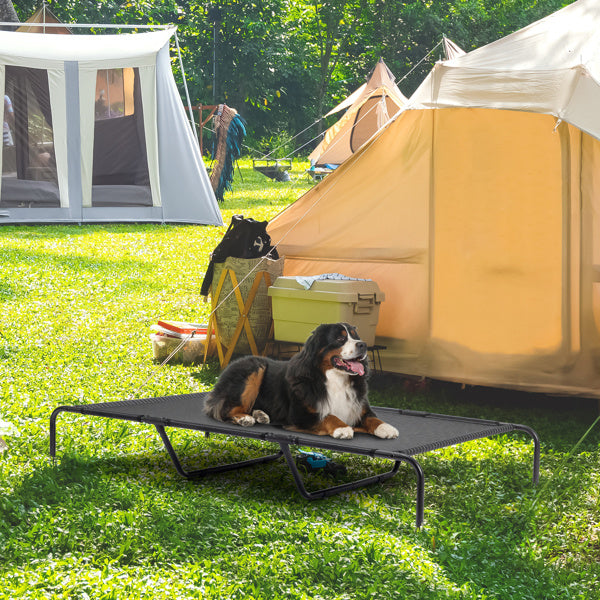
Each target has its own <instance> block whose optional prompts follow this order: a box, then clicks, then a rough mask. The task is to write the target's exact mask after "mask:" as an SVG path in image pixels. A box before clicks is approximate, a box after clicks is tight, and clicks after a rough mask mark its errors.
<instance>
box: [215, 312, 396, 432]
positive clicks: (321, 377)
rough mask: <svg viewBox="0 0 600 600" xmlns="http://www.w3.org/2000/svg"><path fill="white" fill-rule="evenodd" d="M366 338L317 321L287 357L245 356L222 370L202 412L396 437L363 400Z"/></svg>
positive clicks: (240, 420)
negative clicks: (296, 350)
mask: <svg viewBox="0 0 600 600" xmlns="http://www.w3.org/2000/svg"><path fill="white" fill-rule="evenodd" d="M367 375H368V360H367V344H366V343H365V342H363V341H362V340H361V339H360V338H359V336H358V333H357V331H356V329H355V328H354V327H353V326H352V325H349V324H348V323H335V324H324V325H319V326H318V327H317V328H316V329H315V330H314V331H313V332H312V334H311V335H310V337H309V338H308V340H307V341H306V343H305V344H304V346H303V348H302V350H301V351H300V352H298V353H297V354H295V355H294V356H293V357H292V358H291V359H290V360H289V361H282V360H274V359H271V358H265V357H260V356H246V357H243V358H240V359H238V360H236V361H234V362H232V363H231V364H230V365H229V366H228V367H227V368H226V369H225V370H224V371H223V373H222V374H221V376H220V377H219V379H218V381H217V383H216V384H215V387H214V389H213V391H212V392H210V394H209V395H208V396H207V399H206V401H205V410H206V413H207V414H208V415H209V416H211V417H212V418H214V419H217V420H219V421H229V422H233V423H236V424H238V425H242V426H244V427H247V426H251V425H254V424H255V423H273V424H274V425H279V426H281V427H284V428H285V429H289V430H293V431H303V432H308V433H314V434H317V435H330V436H332V437H334V438H338V439H351V438H352V437H354V433H355V432H362V433H370V434H373V435H376V436H377V437H380V438H396V437H398V430H397V429H396V428H395V427H393V426H392V425H390V424H388V423H384V422H383V421H382V420H381V419H378V418H377V416H376V415H375V413H374V412H373V410H372V409H371V407H370V406H369V401H368V400H367Z"/></svg>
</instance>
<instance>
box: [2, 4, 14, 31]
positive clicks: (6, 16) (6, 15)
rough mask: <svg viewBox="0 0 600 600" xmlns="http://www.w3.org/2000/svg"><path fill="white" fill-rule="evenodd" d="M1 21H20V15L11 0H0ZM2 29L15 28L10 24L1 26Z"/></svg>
mask: <svg viewBox="0 0 600 600" xmlns="http://www.w3.org/2000/svg"><path fill="white" fill-rule="evenodd" d="M0 22H7V23H19V17H18V16H17V12H16V11H15V7H14V6H13V3H12V1H11V0H0ZM0 29H13V28H12V27H10V26H0Z"/></svg>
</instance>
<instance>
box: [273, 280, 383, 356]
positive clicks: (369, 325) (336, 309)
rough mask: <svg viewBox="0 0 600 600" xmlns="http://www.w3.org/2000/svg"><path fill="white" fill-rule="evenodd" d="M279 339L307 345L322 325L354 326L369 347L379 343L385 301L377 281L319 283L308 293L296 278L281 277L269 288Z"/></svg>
mask: <svg viewBox="0 0 600 600" xmlns="http://www.w3.org/2000/svg"><path fill="white" fill-rule="evenodd" d="M268 294H269V296H271V300H272V303H273V321H274V324H275V333H274V335H275V339H276V340H278V341H280V342H297V343H300V344H303V343H304V342H305V341H306V340H307V338H308V336H309V335H310V334H311V333H312V331H314V329H315V328H316V327H317V326H319V325H320V324H321V323H339V322H345V323H350V324H351V325H354V326H355V327H356V328H357V329H358V333H359V335H360V337H361V339H362V340H363V341H365V342H366V343H367V345H369V346H372V345H373V344H374V343H375V328H376V327H377V321H378V319H379V305H380V304H381V302H383V300H385V294H384V293H383V292H381V291H380V289H379V286H378V285H377V284H376V283H375V282H374V281H363V280H361V279H342V280H335V279H331V280H329V279H324V280H316V281H314V283H313V284H312V285H311V287H310V289H308V290H307V289H305V288H304V287H303V286H302V284H301V283H299V282H298V281H297V280H296V278H295V277H278V278H277V279H276V280H275V283H274V284H273V285H272V286H271V287H269V290H268Z"/></svg>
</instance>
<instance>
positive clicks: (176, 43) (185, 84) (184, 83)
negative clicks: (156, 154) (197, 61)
mask: <svg viewBox="0 0 600 600" xmlns="http://www.w3.org/2000/svg"><path fill="white" fill-rule="evenodd" d="M174 37H175V46H176V48H177V56H178V57H179V68H180V69H181V77H182V79H183V87H184V88H185V98H186V100H187V105H188V111H189V113H190V120H191V123H192V130H193V132H194V137H195V138H196V143H197V144H198V146H200V140H199V139H198V132H197V131H196V123H195V121H194V112H193V110H192V102H191V100H190V93H189V90H188V86H187V81H186V79H185V70H184V68H183V59H182V58H181V50H180V49H179V38H178V37H177V30H175V35H174Z"/></svg>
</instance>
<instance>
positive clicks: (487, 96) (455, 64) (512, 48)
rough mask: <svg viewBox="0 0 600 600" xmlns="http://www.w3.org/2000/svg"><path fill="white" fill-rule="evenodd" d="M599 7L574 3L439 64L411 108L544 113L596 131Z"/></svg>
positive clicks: (599, 130)
mask: <svg viewBox="0 0 600 600" xmlns="http://www.w3.org/2000/svg"><path fill="white" fill-rule="evenodd" d="M599 27H600V10H599V7H598V3H597V2H595V1H594V0H580V1H578V2H574V3H573V4H571V5H569V6H566V7H565V8H563V9H562V10H560V11H558V12H556V13H553V14H552V15H550V16H548V17H546V18H545V19H542V20H540V21H537V22H535V23H532V24H531V25H529V26H528V27H525V28H524V29H521V30H519V31H517V32H515V33H513V34H511V35H508V36H507V37H505V38H502V39H500V40H498V41H496V42H493V43H491V44H488V45H487V46H484V47H482V48H478V49H476V50H473V51H472V52H469V53H468V54H465V55H463V56H458V57H456V58H454V59H452V60H448V61H444V62H441V63H437V64H436V66H435V67H434V69H433V70H432V71H431V73H430V74H429V76H428V77H427V78H426V79H425V81H424V82H423V84H422V85H421V86H420V87H419V88H418V89H417V91H416V92H415V93H414V94H413V96H412V97H411V99H410V108H450V107H458V106H463V107H472V108H475V107H481V108H497V109H506V110H521V111H523V110H525V111H530V112H537V113H546V114H550V115H554V116H556V117H558V118H559V119H563V120H565V121H567V122H568V123H571V124H573V125H575V126H577V127H578V128H579V129H581V130H582V131H585V132H586V133H589V134H591V135H593V136H595V137H599V136H600V123H599V121H598V110H597V108H596V107H597V106H598V101H599V100H600V30H599V29H598V28H599Z"/></svg>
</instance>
